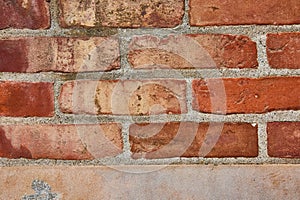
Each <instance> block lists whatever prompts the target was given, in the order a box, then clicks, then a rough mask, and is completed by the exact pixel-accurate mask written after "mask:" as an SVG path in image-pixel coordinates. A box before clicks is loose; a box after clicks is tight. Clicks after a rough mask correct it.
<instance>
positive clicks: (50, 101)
mask: <svg viewBox="0 0 300 200" xmlns="http://www.w3.org/2000/svg"><path fill="white" fill-rule="evenodd" d="M53 114H54V94H53V84H52V83H45V82H43V83H42V82H41V83H27V82H8V81H7V82H0V116H11V117H33V116H37V117H51V116H53Z"/></svg>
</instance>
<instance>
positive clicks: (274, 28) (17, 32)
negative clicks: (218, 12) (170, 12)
mask: <svg viewBox="0 0 300 200" xmlns="http://www.w3.org/2000/svg"><path fill="white" fill-rule="evenodd" d="M55 25H56V24H55ZM107 29H109V30H111V31H116V32H117V31H118V30H119V31H122V35H126V36H128V37H129V36H133V35H134V34H137V35H142V34H153V35H164V34H174V33H175V34H180V33H181V34H190V33H217V34H222V33H223V34H246V35H248V34H255V33H257V32H263V33H277V32H279V31H280V32H297V31H300V25H298V24H295V25H226V26H182V25H179V26H177V27H175V28H114V27H95V28H76V27H74V28H70V29H65V28H61V27H56V26H54V27H51V28H50V29H44V30H30V29H13V28H10V29H4V30H0V37H14V36H19V37H30V36H67V37H72V36H75V37H76V36H80V35H83V34H84V35H90V36H98V35H99V34H100V35H101V34H103V36H105V35H107V36H109V35H110V34H107V32H109V31H107ZM76 31H77V32H78V34H77V35H76ZM249 31H251V32H252V33H251V32H249ZM93 32H94V33H93ZM116 34H118V33H116Z"/></svg>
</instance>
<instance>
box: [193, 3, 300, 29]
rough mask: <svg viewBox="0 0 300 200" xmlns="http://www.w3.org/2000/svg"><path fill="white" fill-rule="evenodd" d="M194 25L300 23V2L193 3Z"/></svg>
mask: <svg viewBox="0 0 300 200" xmlns="http://www.w3.org/2000/svg"><path fill="white" fill-rule="evenodd" d="M189 14H190V24H191V25H192V26H207V25H208V26H211V25H243V24H299V23H300V1H299V0H289V1H282V0H265V1H260V0H246V1H242V0H190V13H189Z"/></svg>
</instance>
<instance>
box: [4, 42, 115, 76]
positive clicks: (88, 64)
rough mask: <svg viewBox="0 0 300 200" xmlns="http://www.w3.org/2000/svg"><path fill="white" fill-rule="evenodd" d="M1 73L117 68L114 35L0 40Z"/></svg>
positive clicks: (106, 69) (83, 70) (107, 69)
mask: <svg viewBox="0 0 300 200" xmlns="http://www.w3.org/2000/svg"><path fill="white" fill-rule="evenodd" d="M0 56H1V58H2V59H1V60H0V71H2V72H47V71H56V72H85V71H109V70H113V69H118V68H119V67H120V63H119V44H118V40H117V38H115V37H108V38H105V37H93V38H62V37H59V38H56V37H50V38H47V37H32V38H10V39H2V40H0Z"/></svg>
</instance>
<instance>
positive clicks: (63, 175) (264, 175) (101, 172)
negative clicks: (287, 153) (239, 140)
mask: <svg viewBox="0 0 300 200" xmlns="http://www.w3.org/2000/svg"><path fill="white" fill-rule="evenodd" d="M299 185H300V165H253V166H250V165H233V166H230V165H222V166H210V165H181V166H179V165H178V166H176V165H170V166H158V165H157V166H111V167H108V166H103V167H102V166H56V167H52V166H39V167H34V166H28V167H2V168H1V169H0V191H1V192H0V199H21V198H23V199H30V198H31V197H40V196H43V197H44V198H45V199H51V198H53V199H55V198H56V199H151V200H152V199H197V200H199V199H200V200H201V199H214V200H215V199H255V200H256V199H290V200H293V199H298V198H299V196H300V187H299ZM50 197H51V198H50Z"/></svg>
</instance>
